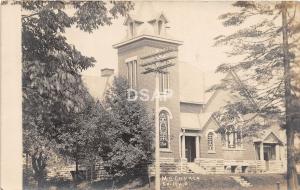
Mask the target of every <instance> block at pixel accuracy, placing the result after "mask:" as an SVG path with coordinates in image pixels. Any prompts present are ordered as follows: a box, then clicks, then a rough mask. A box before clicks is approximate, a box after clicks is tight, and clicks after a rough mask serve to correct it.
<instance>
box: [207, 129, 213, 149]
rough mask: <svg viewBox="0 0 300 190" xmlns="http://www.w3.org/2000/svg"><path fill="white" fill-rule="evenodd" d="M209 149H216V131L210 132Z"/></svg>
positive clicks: (208, 136) (208, 138) (208, 137)
mask: <svg viewBox="0 0 300 190" xmlns="http://www.w3.org/2000/svg"><path fill="white" fill-rule="evenodd" d="M207 143H208V150H214V133H213V132H209V133H208V135H207Z"/></svg>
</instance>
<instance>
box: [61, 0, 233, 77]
mask: <svg viewBox="0 0 300 190" xmlns="http://www.w3.org/2000/svg"><path fill="white" fill-rule="evenodd" d="M231 3H232V2H192V1H191V2H170V1H169V2H154V1H153V2H135V5H136V6H135V11H139V8H140V7H148V6H152V7H153V9H154V10H155V11H156V12H158V13H159V12H161V11H163V12H164V14H165V16H166V17H167V18H168V20H169V26H170V27H171V28H170V29H169V30H168V33H169V34H170V35H171V36H173V37H174V38H175V39H177V40H181V41H183V42H184V44H183V45H182V46H181V47H180V49H179V60H181V61H184V62H188V63H191V64H197V66H199V68H201V70H203V71H204V72H209V73H212V72H213V71H214V70H215V68H216V66H217V65H219V64H221V63H222V62H225V61H228V59H227V58H226V55H225V53H224V49H222V48H220V47H217V48H216V47H212V45H213V43H214V41H213V38H214V37H216V36H218V35H221V34H224V33H225V32H228V31H230V30H232V29H230V28H224V27H223V25H222V24H221V22H220V21H219V20H218V16H219V15H221V14H223V13H226V12H228V11H232V6H231ZM146 10H147V9H146ZM124 19H125V18H123V17H120V18H119V19H117V20H114V21H113V24H112V25H110V26H104V27H100V28H99V29H98V30H96V31H94V32H93V33H92V34H89V33H86V32H82V31H80V30H79V29H75V28H73V29H69V30H67V33H66V36H67V38H68V40H69V41H70V42H71V43H72V44H74V45H75V46H76V47H77V48H78V49H79V50H80V51H81V52H82V53H83V54H84V55H87V56H93V57H94V58H95V59H96V61H97V62H96V64H95V67H93V68H90V69H88V70H87V71H84V72H83V74H84V75H93V76H100V70H101V69H102V68H105V67H108V68H114V69H117V58H118V57H117V51H116V50H115V49H113V48H112V45H113V44H115V43H118V42H120V41H121V40H122V39H124V37H125V29H126V28H125V26H124V25H123V22H124ZM197 55H198V61H196V56H197Z"/></svg>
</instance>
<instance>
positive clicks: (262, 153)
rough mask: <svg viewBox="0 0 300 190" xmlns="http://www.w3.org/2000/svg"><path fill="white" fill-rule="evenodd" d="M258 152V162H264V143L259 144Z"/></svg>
mask: <svg viewBox="0 0 300 190" xmlns="http://www.w3.org/2000/svg"><path fill="white" fill-rule="evenodd" d="M259 150H260V160H264V143H263V142H261V143H260V148H259Z"/></svg>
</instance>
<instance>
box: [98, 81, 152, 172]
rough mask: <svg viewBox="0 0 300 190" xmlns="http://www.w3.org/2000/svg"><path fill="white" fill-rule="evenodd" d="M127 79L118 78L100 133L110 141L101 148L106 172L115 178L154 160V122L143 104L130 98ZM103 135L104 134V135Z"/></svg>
mask: <svg viewBox="0 0 300 190" xmlns="http://www.w3.org/2000/svg"><path fill="white" fill-rule="evenodd" d="M127 89H128V85H127V82H126V80H125V79H123V78H115V80H114V82H113V86H112V87H111V88H110V90H109V91H108V92H107V94H106V98H105V101H104V103H103V107H104V108H105V110H106V113H105V119H102V127H101V128H99V131H98V133H100V135H99V136H100V137H101V136H103V131H104V136H105V137H106V138H105V139H106V140H107V141H106V143H105V144H103V146H102V148H101V155H103V160H104V161H105V162H106V166H105V169H106V170H107V171H108V172H109V173H110V174H112V175H114V176H122V175H125V174H130V173H134V172H135V171H136V169H138V168H139V167H141V166H143V165H144V166H145V165H146V164H148V163H149V162H150V161H151V160H152V144H153V143H152V141H153V137H154V136H153V129H154V119H153V116H151V115H149V113H148V112H147V110H146V108H145V105H143V104H142V102H139V101H138V100H136V101H130V100H128V99H127ZM101 134H102V135H101Z"/></svg>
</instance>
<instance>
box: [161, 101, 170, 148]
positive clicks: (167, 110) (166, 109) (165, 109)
mask: <svg viewBox="0 0 300 190" xmlns="http://www.w3.org/2000/svg"><path fill="white" fill-rule="evenodd" d="M162 108H163V109H162ZM162 111H166V112H167V113H168V116H167V117H168V148H160V147H159V150H160V151H161V152H172V150H171V128H170V125H171V122H170V119H172V118H173V117H172V113H171V112H170V110H169V109H168V108H165V107H160V108H159V110H158V117H159V116H160V113H161V112H162ZM158 119H160V118H158ZM159 128H160V123H159ZM159 138H160V137H159Z"/></svg>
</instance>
